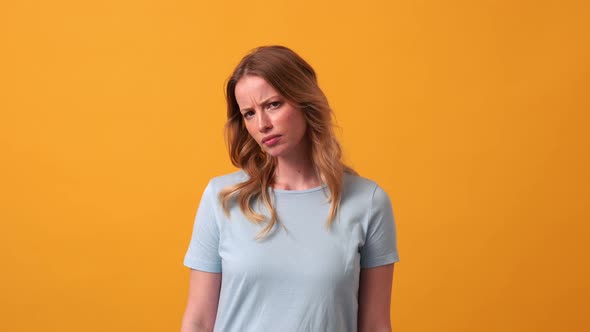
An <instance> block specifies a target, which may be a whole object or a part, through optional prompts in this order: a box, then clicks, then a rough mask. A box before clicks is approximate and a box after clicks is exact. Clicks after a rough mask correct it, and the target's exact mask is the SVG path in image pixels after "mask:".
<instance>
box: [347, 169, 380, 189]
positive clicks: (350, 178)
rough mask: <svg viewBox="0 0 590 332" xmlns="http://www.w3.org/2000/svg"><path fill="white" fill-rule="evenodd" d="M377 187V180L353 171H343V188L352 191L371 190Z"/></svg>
mask: <svg viewBox="0 0 590 332" xmlns="http://www.w3.org/2000/svg"><path fill="white" fill-rule="evenodd" d="M376 187H379V185H378V184H377V182H375V181H374V180H372V179H369V178H366V177H363V176H360V175H358V174H353V173H344V189H345V190H353V191H369V192H372V191H374V190H375V188H376Z"/></svg>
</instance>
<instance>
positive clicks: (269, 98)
mask: <svg viewBox="0 0 590 332" xmlns="http://www.w3.org/2000/svg"><path fill="white" fill-rule="evenodd" d="M274 98H279V95H274V96H270V97H268V98H266V99H264V100H263V101H262V102H260V103H259V104H258V105H265V104H268V102H269V101H270V100H271V99H274ZM252 110H253V108H252V107H247V108H241V109H240V112H241V113H245V112H249V111H252Z"/></svg>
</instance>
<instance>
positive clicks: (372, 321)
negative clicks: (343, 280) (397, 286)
mask: <svg viewBox="0 0 590 332" xmlns="http://www.w3.org/2000/svg"><path fill="white" fill-rule="evenodd" d="M392 281H393V264H388V265H383V266H378V267H372V268H364V269H361V275H360V281H359V308H358V332H382V331H383V332H390V331H391V318H390V310H389V309H390V306H391V287H392Z"/></svg>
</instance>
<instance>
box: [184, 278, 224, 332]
mask: <svg viewBox="0 0 590 332" xmlns="http://www.w3.org/2000/svg"><path fill="white" fill-rule="evenodd" d="M220 289H221V273H210V272H203V271H199V270H193V269H191V272H190V285H189V294H188V303H187V305H186V311H185V312H184V317H183V318H182V327H181V329H180V331H181V332H211V331H213V326H214V325H215V316H216V315H217V305H218V304H219V290H220Z"/></svg>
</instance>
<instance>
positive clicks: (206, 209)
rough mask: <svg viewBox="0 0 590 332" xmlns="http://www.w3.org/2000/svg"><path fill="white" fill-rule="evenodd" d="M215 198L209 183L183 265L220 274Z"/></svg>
mask: <svg viewBox="0 0 590 332" xmlns="http://www.w3.org/2000/svg"><path fill="white" fill-rule="evenodd" d="M216 202H217V197H215V194H214V191H213V189H212V188H211V182H209V184H208V185H207V187H206V188H205V191H204V192H203V196H202V197H201V202H200V203H199V208H198V209H197V214H196V217H195V221H194V225H193V233H192V237H191V241H190V244H189V246H188V250H187V252H186V255H185V256H184V265H185V266H187V267H190V268H191V269H195V270H200V271H205V272H221V257H220V256H219V224H218V220H217V216H216V212H215V205H216Z"/></svg>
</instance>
